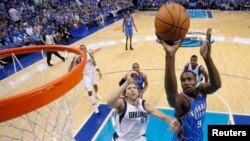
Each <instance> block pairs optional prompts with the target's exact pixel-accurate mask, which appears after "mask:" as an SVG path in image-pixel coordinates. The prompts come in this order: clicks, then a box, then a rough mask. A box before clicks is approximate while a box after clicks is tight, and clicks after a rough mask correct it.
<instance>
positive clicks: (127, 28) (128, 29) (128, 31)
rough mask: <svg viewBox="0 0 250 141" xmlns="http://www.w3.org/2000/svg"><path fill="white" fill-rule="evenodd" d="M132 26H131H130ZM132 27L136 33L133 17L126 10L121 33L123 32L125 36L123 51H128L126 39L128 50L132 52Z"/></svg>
mask: <svg viewBox="0 0 250 141" xmlns="http://www.w3.org/2000/svg"><path fill="white" fill-rule="evenodd" d="M132 24H133V25H132ZM133 26H134V28H135V30H136V32H137V28H136V26H135V23H134V19H133V17H132V16H131V15H130V11H129V10H127V14H126V16H125V17H124V19H123V25H122V31H123V32H125V35H126V46H125V49H126V50H128V47H127V45H128V38H129V40H130V49H131V50H134V49H133V47H132V36H133Z"/></svg>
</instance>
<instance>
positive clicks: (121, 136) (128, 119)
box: [107, 71, 180, 141]
mask: <svg viewBox="0 0 250 141" xmlns="http://www.w3.org/2000/svg"><path fill="white" fill-rule="evenodd" d="M135 75H138V74H137V72H135V71H131V72H129V73H128V75H127V79H126V81H125V82H124V83H123V84H122V85H121V87H120V88H119V89H118V90H117V91H116V92H114V94H113V95H112V96H111V97H110V98H109V99H108V102H107V104H108V105H109V106H110V107H111V108H115V109H116V119H115V122H116V132H115V133H114V134H113V140H114V141H146V135H145V133H146V128H147V125H148V114H152V115H153V116H155V117H157V118H159V119H161V120H163V121H165V122H167V123H168V124H169V125H170V128H169V129H170V130H172V131H177V130H178V129H179V128H180V123H179V122H178V121H177V120H175V119H172V118H171V117H169V116H167V115H165V114H163V113H162V112H160V111H159V110H157V109H156V108H154V107H153V106H151V105H150V104H148V103H147V102H145V100H143V99H141V98H139V90H138V87H137V85H136V83H135V82H134V78H133V77H134V76H135ZM122 95H123V96H122Z"/></svg>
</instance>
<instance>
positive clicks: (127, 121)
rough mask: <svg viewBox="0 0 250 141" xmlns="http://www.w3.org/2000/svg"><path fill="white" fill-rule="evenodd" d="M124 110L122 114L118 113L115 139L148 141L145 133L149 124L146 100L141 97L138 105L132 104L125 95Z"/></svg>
mask: <svg viewBox="0 0 250 141" xmlns="http://www.w3.org/2000/svg"><path fill="white" fill-rule="evenodd" d="M122 99H123V101H124V104H125V105H124V111H123V113H122V114H121V115H118V114H117V113H116V116H115V122H116V133H115V134H114V135H113V140H115V141H146V137H145V133H146V129H147V125H148V113H147V111H146V110H145V107H144V103H145V100H143V99H139V101H138V105H137V107H135V106H134V105H131V104H129V103H128V102H127V100H126V99H125V98H124V97H123V98H122Z"/></svg>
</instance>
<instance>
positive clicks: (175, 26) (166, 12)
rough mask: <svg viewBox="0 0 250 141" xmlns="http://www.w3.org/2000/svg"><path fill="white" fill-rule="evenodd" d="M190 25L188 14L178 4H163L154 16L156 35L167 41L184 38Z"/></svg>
mask: <svg viewBox="0 0 250 141" xmlns="http://www.w3.org/2000/svg"><path fill="white" fill-rule="evenodd" d="M189 25H190V19H189V14H188V12H187V10H186V9H185V8H184V7H183V6H182V5H180V4H177V3H170V4H164V5H162V6H161V7H160V9H159V10H158V11H157V13H156V16H155V32H156V34H157V36H159V37H160V38H161V39H163V40H165V41H168V42H175V41H177V40H180V39H183V38H185V36H186V34H187V32H188V29H189Z"/></svg>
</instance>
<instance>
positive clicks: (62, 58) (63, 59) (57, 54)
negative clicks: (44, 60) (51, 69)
mask: <svg viewBox="0 0 250 141" xmlns="http://www.w3.org/2000/svg"><path fill="white" fill-rule="evenodd" d="M53 54H55V55H56V56H57V57H58V58H60V59H61V60H62V61H63V62H64V61H65V58H64V57H62V56H61V55H60V54H59V53H58V52H57V51H56V52H53Z"/></svg>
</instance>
